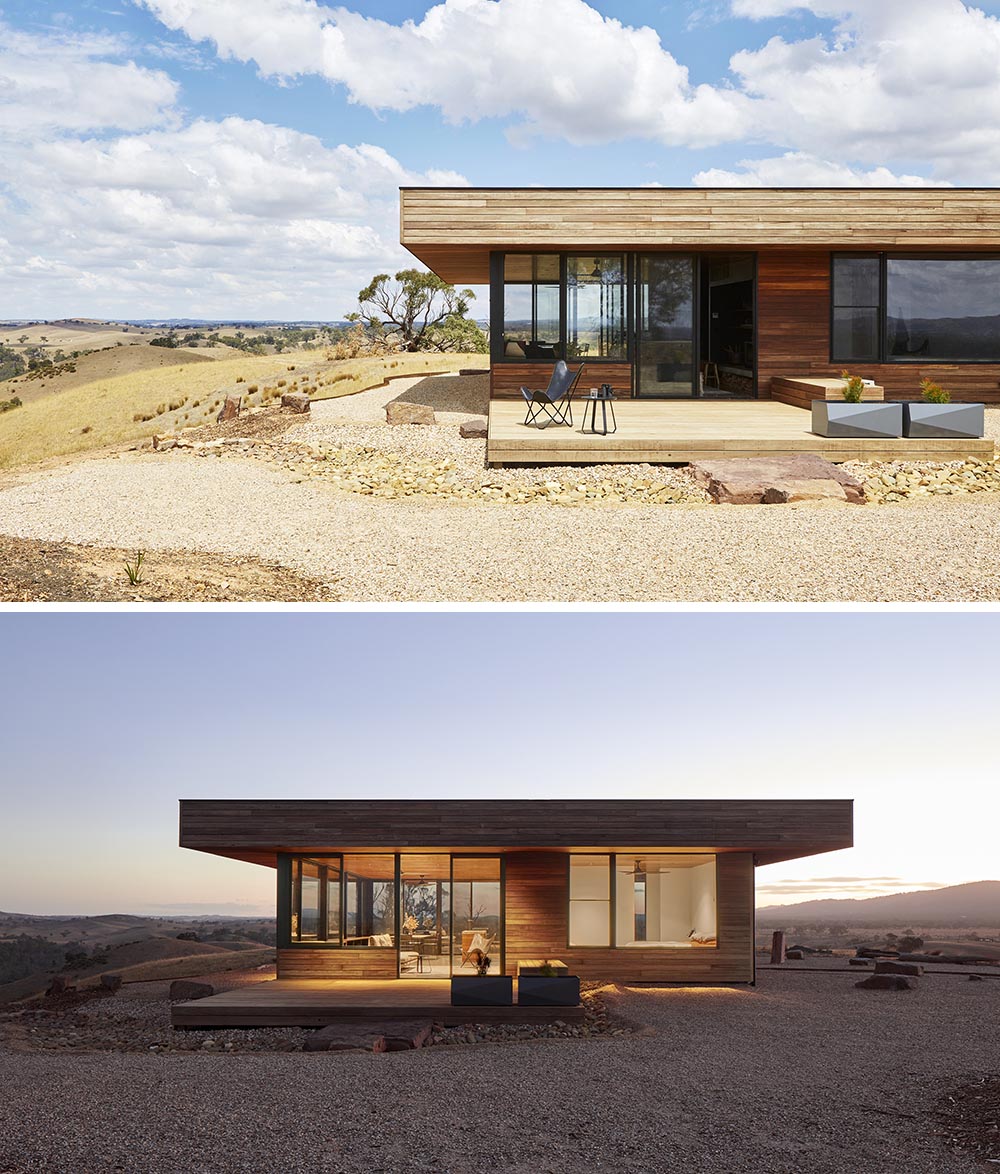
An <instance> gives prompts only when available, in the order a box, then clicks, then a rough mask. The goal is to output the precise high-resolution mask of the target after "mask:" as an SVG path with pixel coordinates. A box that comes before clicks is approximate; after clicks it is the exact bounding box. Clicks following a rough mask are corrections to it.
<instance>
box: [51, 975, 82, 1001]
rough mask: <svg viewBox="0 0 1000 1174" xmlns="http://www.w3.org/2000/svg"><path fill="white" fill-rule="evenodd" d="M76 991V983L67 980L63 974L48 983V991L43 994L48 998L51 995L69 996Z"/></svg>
mask: <svg viewBox="0 0 1000 1174" xmlns="http://www.w3.org/2000/svg"><path fill="white" fill-rule="evenodd" d="M75 990H76V983H75V982H73V981H72V979H69V978H67V977H66V976H65V975H63V974H57V975H56V976H55V978H53V980H52V981H51V982H50V983H49V989H48V990H47V991H46V992H45V993H46V994H47V995H49V996H53V995H70V994H73V992H74V991H75Z"/></svg>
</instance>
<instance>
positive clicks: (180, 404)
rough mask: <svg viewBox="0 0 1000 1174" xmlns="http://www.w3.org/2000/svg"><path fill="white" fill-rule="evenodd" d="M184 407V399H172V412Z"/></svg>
mask: <svg viewBox="0 0 1000 1174" xmlns="http://www.w3.org/2000/svg"><path fill="white" fill-rule="evenodd" d="M183 407H184V401H183V400H182V399H173V400H171V401H170V410H171V411H172V412H176V411H178V410H179V409H180V408H183Z"/></svg>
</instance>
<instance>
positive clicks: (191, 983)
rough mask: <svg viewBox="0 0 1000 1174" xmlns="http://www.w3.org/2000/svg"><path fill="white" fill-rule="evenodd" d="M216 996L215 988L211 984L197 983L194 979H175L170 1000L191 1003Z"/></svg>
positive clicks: (171, 987) (171, 985)
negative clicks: (194, 1000)
mask: <svg viewBox="0 0 1000 1174" xmlns="http://www.w3.org/2000/svg"><path fill="white" fill-rule="evenodd" d="M214 994H215V987H213V986H212V984H211V983H210V982H195V980H194V979H192V978H175V979H174V981H173V982H172V983H171V984H170V999H171V1001H172V1002H173V1001H176V1000H179V999H184V1000H185V1001H186V1002H190V1000H192V999H207V998H208V996H209V995H214Z"/></svg>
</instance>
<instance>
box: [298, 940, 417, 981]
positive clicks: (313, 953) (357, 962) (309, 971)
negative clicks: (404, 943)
mask: <svg viewBox="0 0 1000 1174" xmlns="http://www.w3.org/2000/svg"><path fill="white" fill-rule="evenodd" d="M396 968H397V964H396V951H395V950H394V949H393V950H386V949H380V948H378V947H368V948H367V949H362V950H345V949H342V948H334V949H325V950H314V949H310V948H309V947H303V946H295V947H291V948H288V949H284V950H279V951H278V978H396V977H397V975H396Z"/></svg>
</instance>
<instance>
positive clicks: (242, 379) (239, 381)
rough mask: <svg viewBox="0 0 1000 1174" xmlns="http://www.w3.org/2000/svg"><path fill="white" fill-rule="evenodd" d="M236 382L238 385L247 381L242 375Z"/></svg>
mask: <svg viewBox="0 0 1000 1174" xmlns="http://www.w3.org/2000/svg"><path fill="white" fill-rule="evenodd" d="M236 382H237V383H246V380H245V379H244V378H243V376H242V375H241V376H240V377H239V378H238V379H237V380H236Z"/></svg>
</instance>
